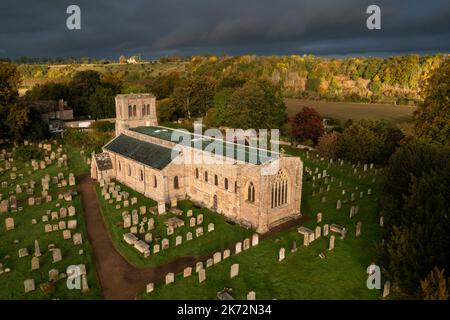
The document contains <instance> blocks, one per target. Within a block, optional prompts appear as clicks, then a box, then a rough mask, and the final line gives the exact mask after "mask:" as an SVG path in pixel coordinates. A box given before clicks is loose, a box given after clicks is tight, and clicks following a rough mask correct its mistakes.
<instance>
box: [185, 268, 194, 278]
mask: <svg viewBox="0 0 450 320" xmlns="http://www.w3.org/2000/svg"><path fill="white" fill-rule="evenodd" d="M191 274H192V268H191V267H187V268H184V270H183V278H187V277H190V276H191Z"/></svg>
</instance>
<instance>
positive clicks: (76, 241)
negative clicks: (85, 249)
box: [72, 233, 83, 246]
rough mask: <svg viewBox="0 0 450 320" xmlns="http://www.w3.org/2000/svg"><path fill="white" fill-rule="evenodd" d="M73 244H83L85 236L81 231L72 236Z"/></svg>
mask: <svg viewBox="0 0 450 320" xmlns="http://www.w3.org/2000/svg"><path fill="white" fill-rule="evenodd" d="M72 239H73V244H74V245H75V246H78V245H81V244H82V243H83V238H82V237H81V233H75V234H74V235H73V237H72Z"/></svg>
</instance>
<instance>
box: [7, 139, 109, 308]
mask: <svg viewBox="0 0 450 320" xmlns="http://www.w3.org/2000/svg"><path fill="white" fill-rule="evenodd" d="M53 150H56V146H55V145H53ZM64 150H65V152H67V154H68V156H69V160H68V167H69V168H68V169H65V168H58V167H57V165H56V161H54V163H53V164H52V165H50V166H47V168H46V169H43V170H38V171H33V169H32V168H31V166H28V167H26V164H28V163H30V162H28V161H27V162H24V161H20V160H14V162H13V166H15V167H17V171H16V173H17V175H19V174H20V173H22V174H24V177H23V178H22V179H20V178H19V177H18V178H17V179H16V180H14V181H12V180H10V179H9V174H10V170H8V171H4V172H2V173H0V181H8V187H7V188H0V193H1V194H3V199H6V198H7V197H8V196H9V194H10V191H12V190H14V189H15V186H16V185H17V184H22V183H25V182H28V181H30V180H31V179H32V180H34V181H36V186H35V189H34V195H35V196H36V195H40V193H41V191H42V187H41V178H42V177H43V176H44V175H45V174H47V173H48V174H49V175H50V176H55V175H56V174H57V173H58V172H62V173H64V175H65V177H66V178H67V177H68V174H69V172H73V173H75V174H77V173H79V172H82V171H86V169H87V166H86V164H85V163H84V162H83V160H82V157H81V156H80V154H79V150H77V149H73V148H64ZM0 166H3V167H4V161H0ZM28 170H31V171H32V172H31V175H28V174H27V172H28ZM67 188H69V187H67ZM70 188H72V189H73V188H76V187H70ZM64 189H66V188H65V187H63V188H58V187H57V186H56V185H52V184H50V189H49V193H50V194H52V195H53V201H51V202H49V203H45V201H43V203H42V204H41V205H35V206H28V204H27V203H26V201H27V199H28V195H27V194H26V192H25V191H24V190H23V192H22V193H21V194H18V195H16V197H17V200H18V206H22V207H23V210H22V211H19V212H17V213H12V212H9V213H4V214H1V215H0V263H2V264H3V268H10V269H11V272H9V273H3V274H1V275H0V300H2V299H53V298H57V299H100V298H101V293H100V290H99V286H98V284H97V276H96V271H95V269H94V265H93V259H92V251H91V247H90V244H89V239H88V236H87V232H86V224H85V220H84V215H83V207H82V204H81V197H80V196H79V195H78V196H75V197H74V198H73V202H72V205H73V206H74V207H75V208H76V215H75V216H74V217H71V218H70V219H74V218H76V220H77V229H76V230H72V234H73V233H75V232H79V233H81V234H82V238H83V244H82V245H79V246H74V245H73V242H72V240H71V239H70V240H63V237H62V231H54V232H50V233H44V224H45V223H44V222H42V216H43V215H44V214H45V212H46V210H47V209H50V210H52V211H59V208H57V207H56V204H57V203H59V204H60V205H61V206H62V207H67V206H69V204H68V203H67V202H66V201H65V200H58V197H57V196H56V193H57V192H61V191H63V190H64ZM7 217H13V218H14V222H15V229H14V230H10V231H6V228H5V219H6V218H7ZM32 219H36V221H37V224H35V225H33V224H32V223H31V220H32ZM58 221H60V220H56V222H51V220H50V219H49V222H48V223H52V224H54V223H57V222H58ZM36 239H37V240H38V241H39V246H40V249H41V252H42V256H41V257H40V258H39V260H40V269H39V270H35V271H31V258H32V257H33V254H34V240H36ZM15 240H17V241H18V243H14V242H15ZM49 244H54V245H55V246H56V247H57V248H60V249H61V252H62V258H63V260H62V261H60V262H57V263H52V253H51V252H50V251H49V250H48V249H47V247H48V245H49ZM21 248H27V249H28V252H29V255H28V256H27V257H23V258H18V250H19V249H21ZM80 249H83V251H84V253H83V254H82V255H80V254H79V250H80ZM76 264H85V265H86V270H87V274H88V277H87V278H88V284H89V287H90V291H89V292H87V293H81V292H80V291H79V290H68V289H67V287H66V279H61V280H59V281H57V282H56V283H55V284H54V289H55V291H54V292H53V293H50V294H44V292H43V291H42V290H41V289H40V284H42V283H45V282H48V281H49V275H48V271H49V270H50V269H53V268H56V269H58V270H59V272H60V273H65V272H66V268H67V267H68V266H69V265H76ZM30 278H33V279H34V280H35V285H36V290H35V291H33V292H29V293H27V294H25V293H24V286H23V281H24V280H26V279H30Z"/></svg>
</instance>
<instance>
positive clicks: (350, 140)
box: [338, 120, 403, 163]
mask: <svg viewBox="0 0 450 320" xmlns="http://www.w3.org/2000/svg"><path fill="white" fill-rule="evenodd" d="M402 139H403V133H402V132H401V130H400V129H398V128H397V127H395V126H394V125H392V124H391V123H388V122H386V121H383V120H375V121H373V120H360V121H358V122H356V123H353V124H351V125H350V126H349V127H347V128H346V129H345V130H344V132H343V133H342V135H341V137H340V139H339V151H338V153H339V155H340V156H341V157H342V158H345V159H348V160H350V161H353V162H357V161H361V162H366V163H367V162H375V163H384V162H386V161H387V160H388V159H389V157H390V156H391V154H392V153H394V151H395V149H396V148H397V147H398V146H399V143H400V141H401V140H402Z"/></svg>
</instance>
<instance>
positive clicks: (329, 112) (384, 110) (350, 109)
mask: <svg viewBox="0 0 450 320" xmlns="http://www.w3.org/2000/svg"><path fill="white" fill-rule="evenodd" d="M285 102H286V106H287V111H288V114H289V116H290V117H291V116H294V115H295V114H296V113H297V112H299V111H300V110H301V108H302V107H312V108H314V109H316V110H317V112H319V113H320V114H321V115H322V116H323V117H329V118H333V119H337V120H340V121H341V122H344V121H347V120H348V119H352V120H361V119H386V120H388V121H392V122H396V123H401V122H409V121H411V120H412V114H413V111H414V110H415V109H416V107H414V106H406V105H389V104H366V103H352V102H328V101H313V100H302V99H285Z"/></svg>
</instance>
